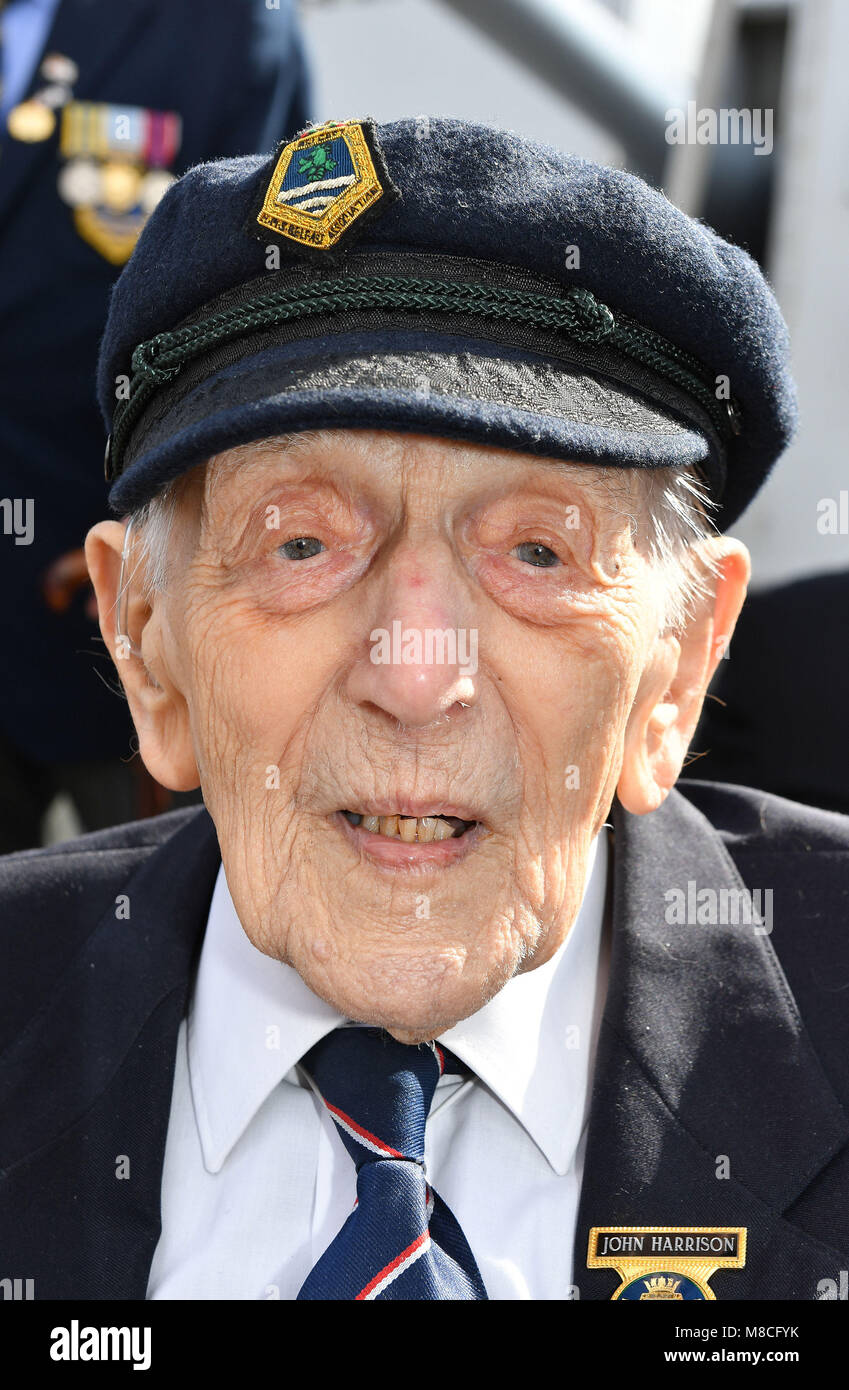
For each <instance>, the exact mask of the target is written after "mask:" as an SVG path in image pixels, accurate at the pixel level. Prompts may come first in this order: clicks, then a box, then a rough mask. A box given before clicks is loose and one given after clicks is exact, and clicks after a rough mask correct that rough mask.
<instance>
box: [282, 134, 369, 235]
mask: <svg viewBox="0 0 849 1390" xmlns="http://www.w3.org/2000/svg"><path fill="white" fill-rule="evenodd" d="M388 187H391V185H389V182H388V179H387V178H386V174H385V168H384V167H383V161H382V158H381V156H380V153H379V150H378V147H377V142H376V138H375V135H374V131H373V127H372V126H371V123H370V122H365V121H331V122H329V123H328V124H327V125H322V126H317V127H316V128H315V129H314V130H308V131H306V132H305V134H303V135H300V136H298V138H297V140H292V141H291V143H290V144H288V145H285V146H284V148H283V149H282V150H281V152H280V158H279V159H278V161H277V164H276V166H275V169H274V173H273V174H272V176H271V182H270V183H269V185H268V188H267V189H266V191H265V197H264V199H263V203H262V208H261V210H260V213H259V216H258V217H257V222H258V223H259V225H260V226H261V227H265V228H267V229H268V230H269V231H272V232H277V233H278V234H279V235H280V236H284V237H287V238H289V240H291V241H295V242H297V243H298V244H299V245H300V246H303V247H307V248H312V249H314V250H327V249H328V248H329V247H331V246H335V245H336V244H337V242H339V241H340V240H341V239H342V237H343V236H344V235H345V233H346V232H347V231H348V230H349V228H350V227H351V226H352V225H353V224H354V223H355V222H357V221H358V220H359V219H360V218H362V216H363V214H364V213H366V212H368V211H369V210H370V209H371V208H373V207H374V205H375V203H377V202H378V201H379V200H380V199H381V198H383V197H384V196H385V194H386V192H387V188H388Z"/></svg>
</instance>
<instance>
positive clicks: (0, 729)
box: [0, 0, 307, 762]
mask: <svg viewBox="0 0 849 1390" xmlns="http://www.w3.org/2000/svg"><path fill="white" fill-rule="evenodd" d="M45 53H47V54H61V55H63V56H64V57H66V58H70V59H72V60H73V62H74V63H75V64H76V66H77V68H78V69H79V75H78V77H77V80H76V81H75V83H74V85H73V89H72V97H73V100H74V101H75V102H92V103H106V104H110V105H112V106H114V107H116V108H122V107H128V108H129V107H138V108H145V109H146V110H153V111H157V112H174V113H177V114H178V115H179V117H180V119H181V125H182V131H181V140H180V146H179V150H178V151H177V154H176V157H175V158H174V159H173V160H172V161H171V163H170V166H169V167H170V169H171V171H172V172H173V173H175V174H180V173H182V172H183V171H184V170H185V169H187V168H188V167H189V166H190V165H192V164H196V163H199V162H201V161H203V160H208V159H214V158H218V157H220V156H228V155H236V154H250V153H253V152H257V151H262V150H265V149H268V148H270V147H271V146H272V145H274V144H276V143H277V141H279V140H281V139H283V138H284V137H287V136H288V137H291V136H292V135H293V134H294V133H295V132H296V131H297V130H298V129H299V128H301V127H302V126H303V125H304V123H305V121H306V114H307V113H306V102H307V84H306V65H305V60H304V56H303V51H302V47H301V41H300V38H299V35H298V31H297V29H296V26H295V20H294V15H293V10H292V6H291V3H290V0H281V4H280V8H279V9H269V8H268V7H267V6H266V5H265V4H264V0H214V3H208V4H204V5H198V4H192V3H188V0H122V3H120V4H116V3H114V0H60V4H59V7H58V11H57V14H56V16H55V19H54V22H53V26H52V29H51V32H50V34H49V36H48V39H47V42H46V45H45ZM39 66H40V65H39ZM39 66H37V68H36V72H35V73H34V75H33V79H32V81H31V83H30V87H29V94H30V95H32V94H34V93H36V92H38V91H39V90H40V89H43V88H44V87H45V86H46V85H48V84H47V82H46V80H45V79H44V77H43V76H42V75H41V73H40V71H39ZM60 133H61V121H59V122H58V123H57V128H56V130H55V132H54V133H53V134H52V135H51V136H50V138H49V139H47V140H43V141H38V142H36V143H29V144H28V143H25V142H23V141H21V140H15V139H13V138H12V137H11V135H10V134H9V133H8V131H7V130H6V128H5V125H4V126H3V128H2V132H0V322H2V333H0V496H2V498H8V499H10V500H12V499H22V500H25V499H28V498H31V499H33V504H34V511H33V520H34V527H33V538H32V543H31V544H17V543H16V539H15V536H14V534H12V533H11V531H10V530H9V528H8V526H6V528H5V529H4V531H0V603H2V618H0V629H1V630H2V638H3V649H4V651H5V652H6V654H7V662H6V677H5V679H4V680H3V682H2V691H0V734H3V735H5V737H6V738H7V739H9V740H11V741H12V743H13V744H14V745H15V746H16V747H18V748H19V749H20V750H21V751H22V752H24V753H25V754H26V755H28V756H29V757H31V758H33V759H35V760H36V761H40V762H63V761H81V760H85V759H93V758H108V757H115V756H126V755H128V754H129V752H130V737H131V734H132V726H131V724H130V720H129V717H128V714H127V710H126V705H125V704H124V702H123V701H122V700H121V699H120V698H118V697H116V695H115V694H114V693H112V691H110V690H108V689H107V688H106V684H105V682H106V681H109V682H110V683H111V684H112V686H113V687H114V685H115V683H116V682H115V678H114V673H113V672H112V671H111V670H110V667H111V662H110V660H109V657H108V655H107V653H106V652H105V650H104V647H103V643H102V641H101V639H100V635H99V633H98V631H97V628H96V625H95V624H94V623H93V622H92V621H91V620H90V619H89V618H87V617H86V616H85V613H84V609H83V603H82V596H80V597H79V598H78V599H77V601H76V602H75V603H74V604H73V605H72V607H71V609H69V610H68V611H67V612H66V613H64V614H61V615H58V614H54V613H52V612H50V611H49V609H48V607H47V605H46V604H45V602H44V599H43V597H42V593H41V582H42V577H43V574H44V571H45V569H46V568H47V566H48V565H49V564H50V563H51V562H52V561H53V560H54V559H56V558H57V557H58V556H59V555H61V554H63V553H65V552H67V551H69V550H72V549H75V548H77V547H79V546H81V545H82V543H83V540H84V538H85V533H86V531H87V530H88V528H89V527H90V526H92V525H93V524H94V522H96V521H98V520H100V519H101V518H102V517H104V516H106V515H107V507H106V485H105V482H104V478H103V449H104V444H105V430H104V427H103V422H102V419H101V416H100V412H99V410H98V408H97V405H96V401H95V388H94V377H95V365H96V357H97V348H98V344H99V341H100V336H101V333H102V331H103V325H104V323H105V319H106V310H107V305H108V300H109V292H110V287H111V285H112V284H113V282H114V280H115V279H116V277H117V275H118V273H119V271H120V269H121V266H120V265H115V264H111V263H110V261H109V260H108V259H107V258H106V257H105V256H104V255H103V254H101V253H100V252H99V251H98V250H97V249H96V248H95V247H94V246H93V245H91V244H90V243H89V242H88V241H87V240H85V239H84V237H83V236H81V235H80V233H79V231H78V230H77V227H76V225H75V220H74V214H73V209H72V207H71V206H69V205H68V203H67V202H65V201H63V199H62V197H60V194H59V191H58V181H59V177H60V174H61V172H62V169H63V167H64V165H65V164H66V162H67V160H66V158H65V156H64V155H63V153H62V151H61V149H60ZM10 514H11V513H10V512H8V513H7V512H4V513H3V516H4V518H5V517H6V516H7V515H10Z"/></svg>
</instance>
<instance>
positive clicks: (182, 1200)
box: [147, 831, 608, 1299]
mask: <svg viewBox="0 0 849 1390" xmlns="http://www.w3.org/2000/svg"><path fill="white" fill-rule="evenodd" d="M607 863H608V849H607V836H606V832H605V831H602V832H601V834H600V835H599V836H598V838H597V840H596V842H595V843H594V845H593V847H592V857H591V861H590V867H589V869H588V876H587V884H586V887H585V891H584V897H583V901H582V904H581V908H580V911H579V913H578V916H577V918H576V920H575V922H574V924H573V926H572V929H571V931H570V932H569V935H568V936H567V938H566V941H565V942H564V943H563V945H562V946H561V947H560V949H559V950H558V951H557V953H556V954H555V955H554V956H553V957H552V959H551V960H550V961H548V962H547V963H546V964H545V965H541V966H539V967H538V969H536V970H532V971H530V972H529V973H528V974H526V975H519V976H516V977H515V978H514V979H512V980H510V981H509V982H508V983H507V984H506V985H505V986H504V988H503V989H502V990H501V991H500V992H499V993H498V994H497V995H496V996H495V998H494V999H492V1000H491V1001H490V1002H489V1003H488V1004H487V1005H485V1006H484V1008H482V1009H480V1010H479V1011H478V1013H476V1014H474V1015H473V1016H472V1017H471V1018H468V1019H465V1020H464V1021H463V1022H462V1023H458V1024H457V1025H456V1026H455V1027H454V1028H451V1029H449V1030H448V1032H446V1033H443V1034H442V1035H441V1037H440V1042H442V1043H444V1044H445V1046H447V1047H449V1048H451V1050H452V1051H453V1052H454V1053H455V1054H456V1056H458V1057H460V1058H461V1059H462V1061H464V1062H465V1063H466V1064H467V1066H469V1067H470V1068H471V1069H472V1071H473V1073H474V1076H473V1077H471V1078H467V1079H465V1080H464V1079H462V1078H460V1077H457V1076H450V1075H449V1076H445V1077H443V1078H442V1079H441V1080H440V1082H439V1084H438V1086H437V1090H436V1094H435V1096H434V1100H433V1104H432V1106H431V1111H430V1115H429V1118H428V1122H427V1127H426V1132H425V1159H426V1163H427V1172H428V1180H429V1181H430V1182H431V1184H432V1185H433V1187H434V1188H435V1189H436V1191H437V1192H438V1193H439V1194H440V1196H441V1197H442V1198H443V1200H444V1201H446V1202H447V1203H448V1206H449V1207H450V1208H451V1210H452V1211H453V1213H454V1215H455V1216H456V1218H457V1220H458V1221H459V1223H460V1225H461V1227H462V1228H463V1231H464V1233H465V1236H466V1239H467V1240H468V1242H469V1245H470V1246H471V1249H472V1251H473V1253H474V1255H475V1258H476V1260H477V1262H478V1267H479V1269H480V1272H481V1275H482V1278H483V1281H484V1284H485V1286H486V1289H487V1293H488V1295H489V1297H490V1298H491V1299H563V1298H570V1297H574V1296H575V1293H574V1290H573V1288H572V1285H573V1271H572V1246H573V1243H574V1237H575V1225H576V1219H577V1207H578V1197H579V1195H580V1188H581V1177H582V1169H583V1151H584V1143H585V1128H586V1120H587V1112H588V1108H589V1090H590V1079H591V1073H592V1063H593V1058H594V1054H595V1042H596V1036H597V1032H598V1025H599V1020H600V1017H601V1010H602V1007H603V1003H604V993H605V989H606V977H607V969H606V960H605V958H606V954H607V950H606V942H605V939H604V932H603V922H604V916H605V912H604V908H605V896H606V887H607ZM344 1022H346V1020H345V1019H344V1018H343V1017H342V1015H341V1014H339V1013H337V1011H336V1010H335V1009H334V1008H332V1007H331V1006H330V1005H329V1004H326V1003H324V1001H323V1000H321V999H319V998H318V997H317V996H316V995H314V994H313V993H312V991H311V990H310V989H309V988H308V987H307V986H306V985H305V984H304V982H303V980H301V978H300V976H299V975H298V974H297V973H296V972H295V971H294V970H293V969H292V968H291V967H290V966H287V965H283V964H281V962H280V961H275V960H272V959H271V958H270V957H269V956H266V955H263V954H262V952H260V951H258V950H257V949H256V948H255V947H254V946H253V945H252V944H251V943H250V941H249V940H248V938H247V936H246V935H245V933H244V931H243V930H242V927H241V924H240V922H239V919H238V917H237V915H236V910H235V907H234V906H233V901H232V898H231V897H230V893H229V890H228V887H227V881H226V878H225V876H224V872H223V869H222V870H220V871H219V874H218V878H217V881H216V884H215V890H214V893H213V898H212V903H211V906H210V911H209V921H208V925H207V931H206V936H205V939H204V944H203V949H202V952H201V958H200V964H199V968H198V976H197V980H196V984H195V988H194V991H193V996H192V999H191V1002H190V1005H189V1009H188V1013H187V1020H186V1021H184V1023H183V1024H182V1026H181V1029H180V1034H179V1039H178V1046H177V1059H176V1072H175V1078H174V1089H173V1095H172V1102H171V1115H170V1120H169V1124H168V1134H167V1141H166V1147H165V1160H164V1170H163V1178H162V1235H161V1237H160V1240H159V1243H158V1245H157V1247H156V1251H155V1254H154V1258H153V1264H152V1266H151V1271H150V1279H149V1283H148V1291H147V1297H148V1298H153V1299H192V1298H201V1299H269V1298H281V1299H294V1298H296V1297H297V1294H298V1290H299V1289H300V1287H301V1285H302V1283H303V1281H304V1279H305V1278H306V1276H307V1274H308V1273H309V1271H310V1270H311V1269H312V1267H313V1265H314V1264H315V1263H316V1261H317V1260H318V1259H319V1257H320V1256H321V1255H322V1253H323V1252H324V1250H325V1249H326V1248H327V1246H328V1245H329V1244H330V1242H331V1241H332V1240H333V1238H334V1236H335V1235H336V1234H337V1233H338V1231H339V1230H340V1229H341V1227H342V1225H343V1223H344V1221H345V1220H346V1218H347V1216H348V1215H349V1213H350V1211H351V1209H352V1207H353V1205H354V1200H355V1196H356V1171H355V1167H354V1164H353V1162H352V1160H351V1158H350V1156H349V1154H348V1152H347V1150H346V1149H345V1147H344V1145H343V1144H342V1141H341V1139H340V1138H339V1135H338V1133H337V1131H336V1128H335V1126H334V1124H333V1122H332V1120H331V1119H330V1117H329V1116H328V1114H327V1112H326V1110H325V1108H324V1106H322V1105H321V1104H320V1102H319V1101H318V1099H317V1098H316V1096H315V1095H314V1093H313V1091H312V1089H311V1088H310V1086H309V1084H308V1082H307V1080H306V1077H305V1076H304V1074H303V1072H302V1071H301V1069H300V1068H299V1067H298V1065H297V1063H298V1061H299V1059H300V1058H301V1057H303V1055H304V1054H305V1053H306V1052H307V1051H308V1050H309V1049H310V1048H311V1047H312V1046H313V1045H314V1044H315V1043H317V1042H318V1041H319V1039H321V1038H322V1037H324V1036H325V1034H327V1033H329V1032H330V1031H331V1030H332V1029H333V1028H336V1027H338V1026H340V1025H341V1024H343V1023H344Z"/></svg>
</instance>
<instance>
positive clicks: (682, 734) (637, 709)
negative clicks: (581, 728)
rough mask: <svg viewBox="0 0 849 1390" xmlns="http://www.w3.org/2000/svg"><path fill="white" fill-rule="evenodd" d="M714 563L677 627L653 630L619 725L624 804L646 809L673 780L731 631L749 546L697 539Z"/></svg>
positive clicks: (620, 787)
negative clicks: (653, 638)
mask: <svg viewBox="0 0 849 1390" xmlns="http://www.w3.org/2000/svg"><path fill="white" fill-rule="evenodd" d="M704 548H705V549H706V550H708V549H709V553H710V555H711V556H712V557H713V561H714V565H715V568H716V574H715V577H714V576H711V575H710V574H709V573H708V574H707V575H706V580H707V586H708V589H709V592H708V593H706V594H705V595H704V597H701V598H698V599H696V600H695V601H694V604H693V609H694V611H693V615H692V617H691V618H690V619H689V620H688V622H687V624H686V626H685V627H684V629H683V630H682V631H681V632H679V633H677V634H672V633H665V634H664V635H663V636H660V637H658V639H657V642H656V645H655V650H654V653H653V655H652V659H651V660H650V661H649V663H648V665H647V666H646V669H645V671H644V672H643V678H642V681H641V682H640V687H639V690H638V691H637V697H636V699H635V701H634V705H633V708H632V710H631V714H630V717H629V720H628V726H627V729H626V731H625V749H624V759H623V762H622V771H621V774H620V778H619V785H618V787H617V794H618V797H619V800H620V801H621V803H622V805H623V806H624V807H625V810H626V811H631V812H633V814H634V815H638V816H639V815H645V813H646V812H647V811H653V810H655V809H656V808H657V807H658V806H660V804H661V803H662V802H663V801H664V800H665V799H666V797H667V795H668V794H669V792H670V791H671V790H672V788H673V786H674V785H675V783H676V781H677V779H678V775H679V773H680V771H681V768H682V767H683V765H684V759H685V757H686V755H687V749H688V748H689V746H690V740H691V739H692V737H693V734H694V733H695V731H696V725H697V724H698V722H699V715H700V714H701V711H702V704H703V702H704V697H705V692H706V691H707V688H708V685H709V684H710V680H711V677H712V676H713V673H714V671H715V670H716V666H717V663H718V662H719V660H720V659H721V657H722V655H723V653H724V651H725V649H726V647H727V646H728V643H729V641H730V639H731V634H732V632H733V631H734V625H735V623H736V622H737V617H738V614H739V612H740V609H741V608H742V606H743V600H744V598H745V597H746V585H747V584H748V582H749V574H750V572H751V566H750V561H749V552H748V551H747V549H746V547H745V546H744V545H742V544H741V542H740V541H735V540H730V539H728V538H726V537H723V538H722V539H720V540H711V541H708V542H705V543H704Z"/></svg>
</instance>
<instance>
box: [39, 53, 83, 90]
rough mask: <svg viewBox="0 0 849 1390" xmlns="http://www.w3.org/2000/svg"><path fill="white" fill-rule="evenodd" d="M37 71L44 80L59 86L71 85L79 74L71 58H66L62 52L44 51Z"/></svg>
mask: <svg viewBox="0 0 849 1390" xmlns="http://www.w3.org/2000/svg"><path fill="white" fill-rule="evenodd" d="M39 72H40V73H41V76H42V77H43V78H44V79H45V81H47V82H52V83H55V84H56V85H57V86H59V87H73V85H74V83H75V82H76V80H77V78H78V77H79V75H80V70H79V68H78V67H77V65H76V63H75V62H74V60H73V58H68V57H67V56H66V55H65V54H64V53H46V54H45V55H44V60H43V62H42V64H41V67H40V68H39Z"/></svg>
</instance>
